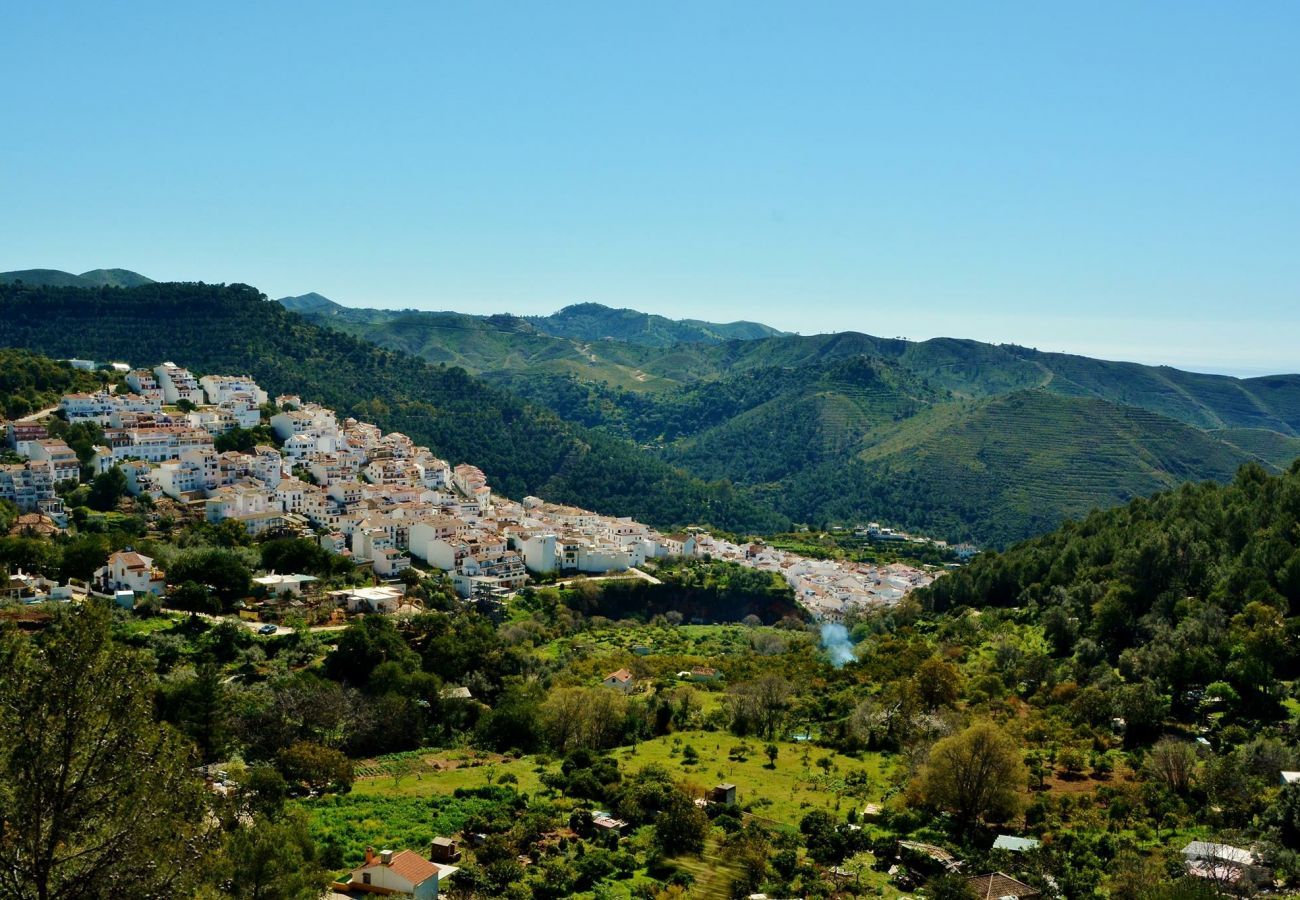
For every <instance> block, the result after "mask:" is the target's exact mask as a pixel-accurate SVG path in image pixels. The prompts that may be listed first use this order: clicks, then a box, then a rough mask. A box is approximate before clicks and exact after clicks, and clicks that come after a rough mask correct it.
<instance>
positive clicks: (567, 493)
mask: <svg viewBox="0 0 1300 900" xmlns="http://www.w3.org/2000/svg"><path fill="white" fill-rule="evenodd" d="M0 346H11V347H24V348H28V349H32V350H36V351H39V352H42V353H46V354H48V355H52V356H73V355H76V356H83V357H90V358H97V359H107V358H113V359H121V358H125V359H128V360H130V361H131V362H133V363H135V364H153V363H156V362H158V361H161V360H164V359H169V360H174V361H175V362H177V363H179V364H182V365H187V366H191V367H193V368H194V369H196V370H198V371H200V372H247V373H249V374H251V375H252V376H254V377H255V378H257V379H258V380H259V381H260V382H261V383H262V384H263V386H264V387H265V388H266V389H267V390H268V391H270V392H272V393H281V392H287V393H300V394H302V395H304V396H306V397H310V398H312V399H314V400H317V401H319V402H321V403H324V404H326V405H328V406H331V407H334V408H335V409H337V410H339V411H340V413H343V414H345V415H347V414H353V415H356V416H358V417H360V418H364V419H367V420H370V421H374V422H376V423H377V424H379V425H380V426H381V427H383V428H384V429H385V430H398V431H402V432H405V433H407V434H409V435H410V436H411V437H413V438H415V439H416V440H418V441H420V442H422V443H427V444H429V445H430V446H431V447H433V448H434V449H435V451H436V452H438V453H441V454H443V455H445V456H446V457H447V458H448V459H449V460H450V461H451V462H453V463H456V462H463V461H469V462H473V463H474V464H475V465H478V466H480V467H482V468H483V470H484V471H485V472H487V474H488V476H489V477H490V478H491V480H492V482H493V483H494V484H495V485H497V486H498V487H499V488H500V489H501V490H502V491H503V492H505V493H506V494H510V495H514V496H521V495H523V494H527V493H535V494H540V495H543V496H546V497H548V498H551V499H554V500H556V501H560V502H570V503H577V504H581V505H583V506H587V507H590V508H592V509H596V510H599V511H602V512H608V513H617V514H623V515H632V516H637V517H639V518H642V519H645V520H646V521H649V522H654V523H660V524H671V523H685V522H692V521H708V522H712V523H714V524H716V525H718V526H719V527H724V528H730V529H736V530H742V531H766V530H769V529H773V528H781V527H783V526H784V525H785V524H786V522H785V520H784V519H783V517H781V516H779V515H775V514H773V513H771V512H770V511H769V510H767V509H765V508H764V507H762V506H761V505H759V504H757V503H755V502H754V501H753V500H752V499H751V498H750V497H749V496H748V495H747V494H746V493H745V492H744V491H741V490H733V489H732V488H731V487H730V486H729V485H725V484H705V483H704V482H703V481H700V480H699V479H695V478H692V477H690V476H688V475H685V474H683V473H681V472H679V471H677V470H674V469H672V468H670V467H669V466H668V465H666V464H665V463H663V462H660V461H658V460H656V459H654V458H652V457H649V456H647V455H645V454H643V453H640V452H638V451H637V450H636V448H635V447H633V446H631V445H630V444H628V443H626V442H624V441H622V440H620V439H618V438H615V437H612V436H609V435H602V434H599V433H596V432H592V431H588V430H584V429H582V428H580V427H576V426H572V425H568V424H566V423H564V422H562V421H561V420H560V419H559V418H557V417H556V416H555V415H554V414H552V413H549V412H545V411H542V410H539V409H537V408H535V407H533V406H531V405H529V404H527V403H525V402H523V401H521V400H519V399H518V398H516V397H513V396H511V395H510V394H507V393H505V392H503V391H500V390H498V389H496V388H493V387H490V386H489V385H486V384H484V383H483V382H481V381H478V380H476V379H474V378H472V377H471V376H469V375H467V374H466V373H465V372H464V371H463V370H461V369H458V368H447V367H443V366H434V365H430V364H428V363H426V362H423V361H421V360H419V359H416V358H414V357H411V356H407V355H405V354H401V353H396V352H392V351H387V350H382V349H380V348H377V347H375V346H374V345H372V344H369V343H366V342H364V341H360V340H357V339H355V338H352V337H350V336H348V335H345V334H342V333H340V332H338V331H332V330H330V329H325V328H320V327H318V326H315V325H312V324H311V323H309V322H307V321H306V320H304V319H303V318H301V317H300V316H297V315H295V314H293V313H291V312H288V311H287V310H285V309H284V308H283V307H282V306H280V305H279V304H276V303H273V302H270V301H268V300H267V299H266V298H265V297H264V296H263V295H261V294H260V293H258V292H257V291H256V290H255V289H253V288H251V287H248V286H247V285H229V286H215V285H203V284H175V283H160V284H153V285H147V286H143V287H137V288H124V289H114V288H98V289H78V288H26V287H20V286H15V285H4V286H0Z"/></svg>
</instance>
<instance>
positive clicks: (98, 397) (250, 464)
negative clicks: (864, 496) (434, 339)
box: [0, 360, 936, 622]
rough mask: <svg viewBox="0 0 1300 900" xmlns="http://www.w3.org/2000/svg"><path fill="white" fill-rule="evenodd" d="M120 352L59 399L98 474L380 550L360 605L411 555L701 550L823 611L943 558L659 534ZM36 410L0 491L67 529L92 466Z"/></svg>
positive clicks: (143, 574)
mask: <svg viewBox="0 0 1300 900" xmlns="http://www.w3.org/2000/svg"><path fill="white" fill-rule="evenodd" d="M72 362H73V365H74V366H77V365H80V366H82V367H86V366H90V367H93V366H94V364H93V363H89V362H87V361H84V360H74V361H72ZM112 368H114V369H115V370H116V371H117V373H118V374H119V375H121V376H124V377H123V378H122V382H123V383H122V384H121V385H113V386H110V387H109V388H106V389H104V390H101V391H99V392H97V393H76V394H68V395H66V396H64V397H63V398H62V400H61V401H60V403H59V405H58V409H57V413H58V414H59V415H60V416H61V417H62V418H65V419H66V420H67V421H68V422H69V423H77V422H94V423H96V424H98V425H99V426H100V427H101V428H102V431H103V435H104V444H103V445H102V446H98V447H96V448H95V452H94V457H93V460H92V461H91V466H90V468H91V470H92V475H93V474H96V473H102V472H106V471H109V470H110V469H112V468H113V467H115V466H116V467H120V468H121V470H122V472H123V473H124V475H125V477H126V485H127V489H128V490H129V492H130V493H131V494H132V495H136V496H140V495H147V496H148V497H150V498H152V499H154V500H158V499H161V498H164V497H166V498H169V499H170V500H171V501H174V502H176V503H177V504H181V505H183V507H184V508H185V509H187V510H189V511H190V512H191V513H192V514H193V515H195V516H198V515H201V516H202V517H203V518H204V519H206V521H207V522H209V523H212V524H216V525H220V524H221V523H226V522H235V523H238V524H239V525H240V526H242V527H243V528H244V529H245V530H246V531H247V533H248V534H249V535H250V536H258V535H262V534H264V533H268V532H271V533H276V534H293V535H297V536H302V537H309V538H311V539H312V540H315V541H318V542H319V544H320V545H321V546H322V547H323V548H325V549H326V550H329V551H330V552H333V553H338V554H342V555H344V556H347V557H348V558H350V560H351V561H352V562H353V563H355V564H357V565H358V566H361V567H369V569H370V570H371V571H372V572H373V575H374V582H375V583H374V585H373V586H368V587H357V588H352V589H350V590H346V591H336V592H333V595H332V596H331V598H330V599H332V600H335V601H336V602H337V603H338V604H339V605H340V606H341V607H344V608H346V609H347V611H349V612H377V613H395V612H398V611H400V610H402V609H403V608H404V605H405V604H404V595H405V587H404V581H403V572H404V570H406V569H408V568H411V567H412V566H416V567H417V568H419V569H425V570H431V569H437V570H441V571H443V572H445V573H447V575H448V577H449V578H450V580H451V582H452V584H453V585H454V587H455V589H456V592H457V593H458V594H459V595H460V596H461V597H463V598H467V599H469V598H473V599H481V600H498V601H499V600H504V599H506V598H507V597H509V596H510V595H511V594H513V593H514V592H515V591H517V590H519V589H520V588H522V587H523V586H524V585H525V584H527V583H528V582H529V580H530V576H548V575H553V573H563V574H566V575H567V574H572V575H575V576H581V575H588V576H595V577H599V576H611V575H619V574H622V573H627V574H629V575H632V576H636V577H643V578H647V579H652V576H650V575H648V574H646V573H644V572H642V571H641V570H640V569H638V566H641V565H643V564H644V563H645V562H646V560H649V559H654V558H656V557H676V556H687V557H707V558H713V559H721V560H727V561H731V562H735V563H738V564H740V565H743V566H748V567H752V568H754V569H758V570H762V571H767V572H773V573H777V574H779V575H780V576H781V577H782V578H783V579H784V580H785V581H786V583H788V584H789V585H790V587H791V588H792V589H793V591H794V593H795V596H796V598H797V600H798V601H799V603H800V604H802V606H803V607H804V608H806V609H807V610H808V612H809V613H811V614H812V616H813V617H814V618H816V619H818V620H820V621H829V622H839V621H842V620H843V618H844V616H845V615H846V613H848V612H849V611H851V610H854V609H858V608H865V607H872V606H888V605H891V604H894V603H897V602H898V601H899V600H901V599H902V598H903V597H904V596H906V595H907V594H908V593H909V592H910V591H912V590H914V589H916V588H919V587H924V586H925V585H928V584H930V583H931V582H932V581H933V579H934V577H935V576H936V572H934V571H931V570H928V569H923V568H919V567H915V566H911V565H907V564H904V563H891V564H888V565H871V564H865V563H854V562H846V561H838V560H822V559H813V558H808V557H805V556H801V555H798V554H795V553H791V552H788V551H784V550H781V549H777V548H774V547H770V546H767V545H766V544H764V543H762V542H753V543H733V542H731V541H728V540H725V539H723V538H721V537H715V536H713V535H711V534H709V533H708V532H707V531H705V530H703V529H700V528H691V529H688V530H685V531H681V532H675V533H667V534H665V533H661V532H660V531H657V530H655V529H654V528H651V527H649V526H647V525H644V524H642V523H640V522H636V521H634V520H632V519H631V518H626V517H617V516H609V515H602V514H599V513H595V512H591V511H589V510H585V509H579V508H576V507H572V506H564V505H558V504H555V503H550V502H547V501H546V500H544V499H542V498H539V497H532V496H528V497H523V498H522V499H520V500H513V499H509V498H506V497H502V496H500V495H497V494H495V493H494V491H493V490H492V487H491V486H490V484H489V482H488V477H487V476H486V475H485V474H484V473H483V472H482V471H481V470H480V469H479V468H477V467H475V466H474V465H471V464H469V463H461V464H459V465H455V466H452V465H450V464H449V463H448V462H447V461H446V460H443V459H441V458H439V457H438V456H437V455H436V454H435V453H434V452H433V451H432V450H430V448H428V447H423V446H418V445H416V444H415V443H414V442H413V441H412V440H411V439H410V438H409V437H407V436H406V435H404V434H400V433H397V432H389V433H387V434H385V433H383V432H382V431H381V430H380V429H379V428H378V427H377V426H375V425H373V424H370V423H367V422H360V421H357V420H356V419H354V418H346V419H340V418H339V416H338V415H337V414H336V413H335V411H334V410H331V409H327V408H325V407H323V406H321V405H319V404H316V403H314V402H312V401H311V400H310V399H307V398H303V397H299V396H293V395H281V396H278V397H275V398H274V400H273V402H272V398H270V397H268V395H267V393H266V391H264V390H263V389H262V388H260V387H259V386H258V385H257V384H256V383H255V382H254V381H253V379H251V378H249V377H246V376H231V375H204V376H202V377H196V376H195V375H194V374H192V373H191V372H190V371H188V370H187V369H185V368H183V367H180V366H178V365H176V364H174V363H172V362H163V363H161V364H159V365H157V366H155V367H153V368H152V369H147V368H134V369H133V368H131V367H129V366H127V365H125V364H123V363H114V364H112ZM46 412H47V413H51V414H52V413H53V412H54V411H46ZM39 419H40V417H39V416H32V417H28V418H27V419H25V420H23V421H15V422H10V423H8V425H7V435H6V436H7V439H8V442H9V444H10V446H11V447H12V448H13V450H14V451H16V452H17V453H18V454H19V455H21V456H22V457H25V461H24V462H22V463H15V464H10V465H5V466H2V467H0V499H4V500H10V501H12V502H13V503H14V504H15V505H16V506H17V507H18V509H19V511H20V513H22V514H23V516H22V518H21V519H20V523H19V524H20V526H22V527H25V528H28V529H32V530H37V531H39V530H42V529H45V530H50V529H55V530H57V529H61V528H63V527H65V526H66V525H67V514H66V510H65V509H64V507H63V503H62V501H61V500H60V499H59V496H58V493H57V491H56V488H57V487H58V486H59V485H60V484H62V483H65V482H68V481H77V480H79V479H80V477H81V474H82V473H81V467H80V465H79V461H78V458H77V455H76V453H75V452H73V450H72V449H71V448H70V447H69V446H68V445H67V444H66V443H65V442H64V441H62V440H59V439H57V438H52V437H50V436H49V434H48V433H47V430H46V428H45V426H44V425H42V424H41V422H40V421H39ZM261 425H267V426H269V428H270V430H271V431H272V432H273V434H274V438H275V442H276V443H277V444H278V446H276V445H273V444H271V443H266V444H258V445H256V446H255V447H253V448H252V449H251V451H249V452H239V451H235V450H228V451H226V452H219V451H218V450H217V449H216V447H215V445H214V444H215V441H216V439H217V438H218V437H220V436H221V435H223V434H226V433H228V432H230V431H232V430H234V429H237V428H244V429H251V428H255V427H258V426H261ZM15 577H17V578H19V579H21V578H22V577H23V576H22V575H21V573H18V575H16V576H15ZM652 580H653V579H652ZM256 581H257V583H258V584H259V585H261V586H262V587H263V588H265V589H266V590H267V592H268V593H269V594H270V595H272V596H273V597H276V596H278V597H297V596H299V595H301V594H303V593H304V592H310V591H311V582H312V581H314V579H312V578H311V577H310V576H305V575H300V574H298V573H293V572H278V573H277V572H270V573H265V574H264V575H262V576H261V577H260V578H258V579H256ZM48 587H49V588H51V589H52V593H50V592H47V593H48V595H49V596H53V597H56V598H58V597H64V598H66V597H69V596H71V593H70V590H69V589H68V588H67V587H66V586H64V587H59V586H48ZM93 587H94V588H95V589H97V590H98V591H99V592H103V593H108V594H112V595H113V596H115V597H116V598H118V600H119V602H120V603H122V604H123V605H131V604H132V603H133V602H134V598H135V597H136V595H143V594H154V595H160V596H161V595H164V594H165V593H166V590H167V581H166V573H165V572H162V571H160V570H159V569H157V568H156V567H155V566H154V564H153V561H152V560H151V559H149V558H148V557H145V556H142V555H141V554H139V553H136V552H133V551H130V550H123V551H120V552H118V553H115V554H113V555H112V556H111V557H110V558H109V560H108V563H107V565H106V566H105V567H104V568H103V569H101V570H100V571H99V572H97V573H96V576H95V578H94V581H93Z"/></svg>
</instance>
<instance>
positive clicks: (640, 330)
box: [278, 293, 789, 348]
mask: <svg viewBox="0 0 1300 900" xmlns="http://www.w3.org/2000/svg"><path fill="white" fill-rule="evenodd" d="M278 302H279V303H280V304H281V305H283V306H284V307H285V309H289V310H292V311H293V312H297V313H302V314H304V315H310V316H330V317H344V318H350V319H356V320H360V319H365V318H366V317H367V315H366V314H372V315H374V316H380V317H390V318H399V317H400V318H401V319H402V320H403V322H404V323H405V324H410V323H411V319H410V316H412V315H415V316H420V315H424V316H427V317H430V318H434V317H436V318H437V319H439V320H440V321H441V324H443V325H445V326H447V327H459V328H468V329H474V328H476V327H477V328H486V329H487V330H491V331H500V330H503V329H504V330H509V331H514V332H521V331H529V330H533V331H536V332H537V333H540V334H544V335H550V336H551V337H556V338H565V339H568V340H571V341H622V342H623V343H627V344H633V345H638V346H642V347H660V348H664V347H675V346H677V345H678V344H721V343H724V342H725V341H754V340H759V339H760V338H768V337H784V336H786V335H788V334H789V332H785V331H779V330H777V329H776V328H773V327H771V326H770V325H763V324H762V323H760V322H705V321H703V320H701V319H670V318H668V317H667V316H660V315H655V314H654V313H644V312H640V311H639V310H635V309H614V308H613V307H610V306H605V305H603V304H600V303H575V304H572V305H570V306H566V307H564V309H561V310H560V311H559V312H554V313H551V314H550V315H549V316H508V315H507V316H502V315H494V316H481V315H471V314H469V313H454V312H432V311H425V310H364V309H357V308H354V307H348V306H344V305H343V304H341V303H336V302H335V301H333V300H331V299H329V298H328V297H325V296H322V295H321V294H317V293H310V294H300V295H298V296H296V297H281V298H280V299H279V301H278Z"/></svg>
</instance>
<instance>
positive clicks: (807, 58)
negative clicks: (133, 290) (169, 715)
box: [0, 0, 1300, 374]
mask: <svg viewBox="0 0 1300 900" xmlns="http://www.w3.org/2000/svg"><path fill="white" fill-rule="evenodd" d="M189 7H194V8H189ZM1298 33H1300V5H1297V4H1293V3H1254V4H1224V3H1199V2H1177V3H1175V2H1169V3H1142V4H1134V3H1105V2H1095V3H1087V4H1057V3H1041V2H1034V3H1010V2H1006V3H987V4H975V3H966V2H961V3H925V2H919V3H894V4H874V3H866V2H853V3H842V4H841V3H812V4H809V3H782V4H773V3H761V2H753V0H748V2H741V3H724V2H706V3H699V2H691V3H673V2H655V3H630V2H627V3H622V2H613V3H611V2H599V3H574V2H570V3H548V4H540V3H538V4H533V3H510V4H488V3H473V4H471V3H426V2H422V3H409V4H400V3H365V4H362V3H349V4H331V3H321V2H314V3H301V4H284V3H280V4H277V3H248V4H245V3H239V2H223V3H221V4H176V3H165V4H164V3H157V4H150V3H144V2H137V3H127V4H108V3H102V2H97V3H85V4H75V3H46V4H40V3H25V4H15V5H13V7H12V8H9V9H7V10H6V12H5V15H4V20H3V27H0V85H3V87H0V100H2V101H3V102H2V103H0V109H3V111H4V122H5V123H6V127H5V129H4V132H3V139H2V140H0V269H12V268H28V267H50V268H62V269H69V270H73V271H82V270H84V269H89V268H94V267H99V266H123V267H126V268H132V269H136V270H137V271H141V272H143V273H145V274H148V275H150V276H152V277H154V278H160V279H187V280H195V279H201V280H206V281H244V282H248V283H250V284H254V285H257V286H258V287H260V288H261V289H262V290H264V291H266V292H267V293H268V294H270V295H271V296H281V295H284V294H290V293H295V294H296V293H303V292H306V291H310V290H315V291H319V292H321V293H323V294H326V295H327V296H330V297H332V298H334V299H336V300H339V301H340V302H343V303H347V304H349V305H374V306H401V307H405V306H412V307H421V308H429V309H457V310H464V311H469V312H501V311H510V312H517V313H535V312H549V311H551V310H554V309H556V308H558V307H560V306H563V305H565V304H568V303H572V302H580V301H588V300H590V301H597V302H601V303H606V304H609V305H612V306H631V307H636V308H639V309H644V310H648V311H653V312H659V313H663V314H665V315H671V316H692V317H699V318H709V319H717V320H730V319H737V318H750V319H758V320H762V321H765V322H769V323H771V324H773V325H777V326H779V327H782V328H787V329H790V330H797V331H802V332H805V333H810V332H814V331H831V330H844V329H853V330H859V331H866V332H869V333H874V334H881V335H887V336H894V335H902V336H906V337H912V338H925V337H931V336H935V335H952V336H960V337H974V338H979V339H982V340H991V341H1009V342H1016V343H1021V344H1026V345H1029V346H1036V347H1039V348H1040V349H1045V350H1047V349H1050V350H1068V351H1073V352H1080V353H1088V354H1092V355H1098V356H1104V357H1111V358H1127V359H1136V360H1140V361H1143V362H1166V363H1170V364H1175V365H1180V366H1184V367H1190V368H1197V369H1202V370H1212V371H1228V372H1236V373H1243V374H1258V373H1261V372H1267V371H1293V372H1294V371H1298V370H1300V250H1298V244H1300V241H1298V238H1300V165H1298V163H1300V114H1297V113H1298V110H1297V103H1298V101H1297V97H1298V96H1300V54H1297V53H1296V52H1295V47H1294V39H1295V36H1296V34H1298Z"/></svg>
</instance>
